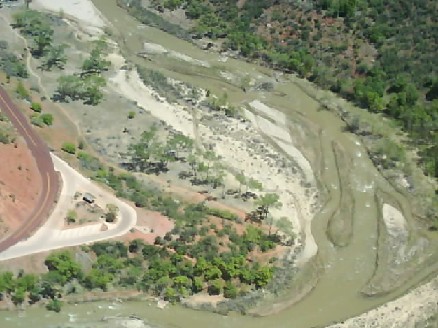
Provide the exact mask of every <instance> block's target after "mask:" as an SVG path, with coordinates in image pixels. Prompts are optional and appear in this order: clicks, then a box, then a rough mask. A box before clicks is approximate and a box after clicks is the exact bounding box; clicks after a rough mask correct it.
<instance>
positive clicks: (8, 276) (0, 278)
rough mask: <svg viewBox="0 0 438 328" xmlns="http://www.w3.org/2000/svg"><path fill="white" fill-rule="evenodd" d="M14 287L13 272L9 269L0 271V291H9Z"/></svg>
mask: <svg viewBox="0 0 438 328" xmlns="http://www.w3.org/2000/svg"><path fill="white" fill-rule="evenodd" d="M14 289H15V280H14V274H13V273H12V272H10V271H6V272H2V273H0V293H11V292H12V291H13V290H14Z"/></svg>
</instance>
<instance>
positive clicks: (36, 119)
mask: <svg viewBox="0 0 438 328" xmlns="http://www.w3.org/2000/svg"><path fill="white" fill-rule="evenodd" d="M30 123H32V124H33V125H35V126H38V127H40V128H42V127H43V126H44V122H43V120H42V118H41V115H33V116H32V117H31V118H30Z"/></svg>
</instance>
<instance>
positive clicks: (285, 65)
mask: <svg viewBox="0 0 438 328" xmlns="http://www.w3.org/2000/svg"><path fill="white" fill-rule="evenodd" d="M118 3H119V5H120V6H122V7H125V8H129V9H128V11H129V12H130V13H133V12H135V17H137V18H138V19H139V20H140V21H143V22H145V23H147V21H145V20H144V19H143V14H142V11H149V12H150V10H148V9H146V8H143V7H142V3H141V1H139V0H118ZM152 8H154V9H156V10H158V11H163V10H175V9H177V8H182V9H183V10H184V11H185V14H186V16H187V18H189V19H192V20H193V21H194V23H195V28H194V29H193V30H192V31H191V33H192V36H193V37H195V38H202V37H208V38H211V39H214V40H218V41H220V44H222V47H223V49H224V50H232V51H235V52H237V53H239V54H240V55H242V56H245V57H248V58H251V59H253V60H257V61H260V62H263V63H265V64H267V65H270V66H272V67H274V68H277V69H282V70H285V71H288V72H295V73H297V74H299V75H300V76H302V77H305V78H308V79H309V80H311V81H314V82H315V83H317V84H318V85H319V86H321V87H323V88H326V89H331V90H332V91H335V92H338V93H339V94H341V95H342V96H344V97H346V98H347V99H350V100H353V101H354V102H356V103H357V104H359V105H360V106H362V107H364V108H366V109H368V110H370V111H372V112H381V113H384V114H385V115H387V116H388V117H392V118H394V119H395V120H396V121H397V122H398V124H399V125H400V126H401V127H402V128H403V129H404V130H405V131H406V132H408V133H409V134H410V136H411V138H412V144H413V147H415V148H416V149H418V153H419V155H420V159H419V162H420V164H421V165H422V167H423V169H424V172H425V173H426V174H428V175H430V176H434V177H438V164H437V162H438V160H437V159H438V148H437V147H438V146H437V145H438V132H437V131H438V77H437V67H438V57H437V56H436V51H437V49H436V40H437V38H438V36H437V29H436V28H434V25H433V24H434V22H435V21H436V20H435V17H434V16H433V15H434V14H433V13H434V12H435V11H436V6H435V2H434V1H432V0H426V1H423V0H414V1H413V2H412V1H407V0H402V1H398V0H397V1H396V0H391V1H386V2H382V1H355V0H353V1H334V0H318V1H313V2H300V1H293V2H291V1H286V0H280V1H272V0H270V1H265V0H247V1H239V2H236V1H215V0H172V1H169V0H154V1H152ZM168 32H170V33H172V31H170V30H168Z"/></svg>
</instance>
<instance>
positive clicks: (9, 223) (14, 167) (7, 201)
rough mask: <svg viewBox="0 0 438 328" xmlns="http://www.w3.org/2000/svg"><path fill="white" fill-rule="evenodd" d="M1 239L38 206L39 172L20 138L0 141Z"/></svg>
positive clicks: (20, 223)
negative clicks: (7, 141) (13, 140)
mask: <svg viewBox="0 0 438 328" xmlns="http://www.w3.org/2000/svg"><path fill="white" fill-rule="evenodd" d="M0 163H1V164H0V240H2V239H3V238H4V237H6V236H7V235H8V234H9V233H10V232H12V231H14V230H16V229H17V228H18V227H20V226H21V225H22V224H23V223H24V220H26V218H28V217H29V215H30V214H31V212H32V210H33V209H34V208H35V207H36V206H37V203H38V199H39V196H40V191H41V176H40V174H39V172H38V168H37V165H36V163H35V159H34V158H33V157H32V154H31V152H30V151H29V149H28V148H27V146H26V144H25V143H23V142H17V143H16V144H7V145H5V144H1V143H0Z"/></svg>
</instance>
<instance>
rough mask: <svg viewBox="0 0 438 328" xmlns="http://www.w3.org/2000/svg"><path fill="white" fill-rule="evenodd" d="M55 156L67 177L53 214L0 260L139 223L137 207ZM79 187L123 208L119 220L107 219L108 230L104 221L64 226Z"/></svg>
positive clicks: (72, 243) (103, 202) (89, 240)
mask: <svg viewBox="0 0 438 328" xmlns="http://www.w3.org/2000/svg"><path fill="white" fill-rule="evenodd" d="M52 159H53V163H54V164H55V169H56V170H57V171H58V172H59V173H60V175H61V177H62V181H63V184H62V187H61V192H60V196H59V199H58V202H57V204H56V206H55V208H54V210H53V212H52V214H51V215H50V217H49V219H48V220H47V222H46V223H45V224H44V226H43V227H41V228H40V229H39V230H38V231H37V232H36V233H35V234H34V235H33V236H32V237H30V238H28V239H27V240H25V241H22V242H20V243H18V244H16V245H14V246H12V247H10V248H9V249H7V250H6V251H4V252H2V253H0V261H2V260H7V259H11V258H16V257H20V256H24V255H29V254H34V253H39V252H44V251H49V250H53V249H58V248H62V247H68V246H76V245H82V244H87V243H92V242H96V241H100V240H105V239H110V238H114V237H117V236H122V235H124V234H126V233H127V232H129V230H130V229H132V228H133V227H134V226H135V224H136V223H137V213H136V211H135V209H134V208H133V207H131V206H130V205H129V204H126V203H125V202H123V201H121V200H119V199H117V198H116V197H115V196H114V195H113V194H112V193H111V192H109V191H106V190H104V189H102V188H101V187H100V186H99V185H97V184H95V183H93V182H91V181H90V179H88V178H86V177H84V176H82V175H80V174H79V173H78V172H76V171H75V170H74V169H73V168H71V167H70V166H69V165H68V164H67V163H66V162H64V161H62V160H61V159H59V158H58V157H56V156H55V155H52ZM76 191H79V192H82V193H84V192H89V193H92V194H93V195H94V196H96V203H97V204H98V205H99V206H100V207H101V208H105V206H106V205H107V204H114V205H116V206H117V207H118V208H119V215H118V219H117V221H116V223H114V224H108V223H107V224H106V225H107V227H108V230H106V231H101V227H102V223H97V224H93V225H87V226H82V227H78V228H73V229H68V230H62V228H63V224H64V218H65V217H66V214H67V211H68V210H69V209H71V208H72V207H73V206H74V203H73V201H72V200H73V198H74V195H75V193H76Z"/></svg>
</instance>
